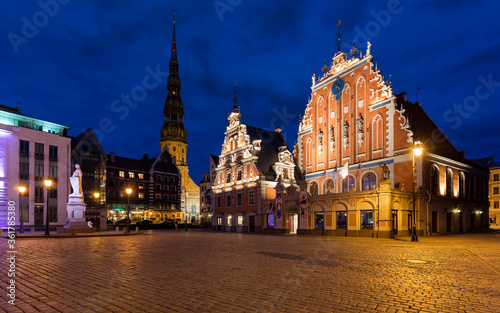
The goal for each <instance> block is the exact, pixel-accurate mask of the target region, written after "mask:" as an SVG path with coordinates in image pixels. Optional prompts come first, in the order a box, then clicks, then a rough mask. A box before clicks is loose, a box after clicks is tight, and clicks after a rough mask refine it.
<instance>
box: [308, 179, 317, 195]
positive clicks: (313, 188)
mask: <svg viewBox="0 0 500 313" xmlns="http://www.w3.org/2000/svg"><path fill="white" fill-rule="evenodd" d="M310 191H311V196H317V195H318V183H317V182H315V181H314V182H312V184H311V188H310Z"/></svg>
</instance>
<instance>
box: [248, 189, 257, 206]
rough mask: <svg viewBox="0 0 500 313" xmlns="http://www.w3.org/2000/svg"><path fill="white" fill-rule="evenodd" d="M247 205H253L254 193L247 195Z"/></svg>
mask: <svg viewBox="0 0 500 313" xmlns="http://www.w3.org/2000/svg"><path fill="white" fill-rule="evenodd" d="M248 203H249V204H254V203H255V191H250V192H249V193H248Z"/></svg>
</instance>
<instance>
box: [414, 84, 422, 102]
mask: <svg viewBox="0 0 500 313" xmlns="http://www.w3.org/2000/svg"><path fill="white" fill-rule="evenodd" d="M419 90H422V88H420V87H418V86H417V94H416V97H415V102H418V91H419Z"/></svg>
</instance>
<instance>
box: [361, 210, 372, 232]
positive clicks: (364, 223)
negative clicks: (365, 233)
mask: <svg viewBox="0 0 500 313" xmlns="http://www.w3.org/2000/svg"><path fill="white" fill-rule="evenodd" d="M360 213H361V214H360V215H361V229H373V211H360Z"/></svg>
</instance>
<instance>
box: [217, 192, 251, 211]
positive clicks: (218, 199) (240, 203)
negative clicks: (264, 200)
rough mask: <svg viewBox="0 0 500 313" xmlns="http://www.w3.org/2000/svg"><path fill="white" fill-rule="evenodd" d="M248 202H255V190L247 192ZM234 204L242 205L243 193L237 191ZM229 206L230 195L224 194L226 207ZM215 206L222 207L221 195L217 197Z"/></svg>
mask: <svg viewBox="0 0 500 313" xmlns="http://www.w3.org/2000/svg"><path fill="white" fill-rule="evenodd" d="M248 204H255V191H250V192H249V193H248ZM236 205H243V194H241V193H238V194H237V195H236ZM230 206H231V195H227V196H226V207H230ZM217 207H218V208H220V207H222V196H218V197H217Z"/></svg>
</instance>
